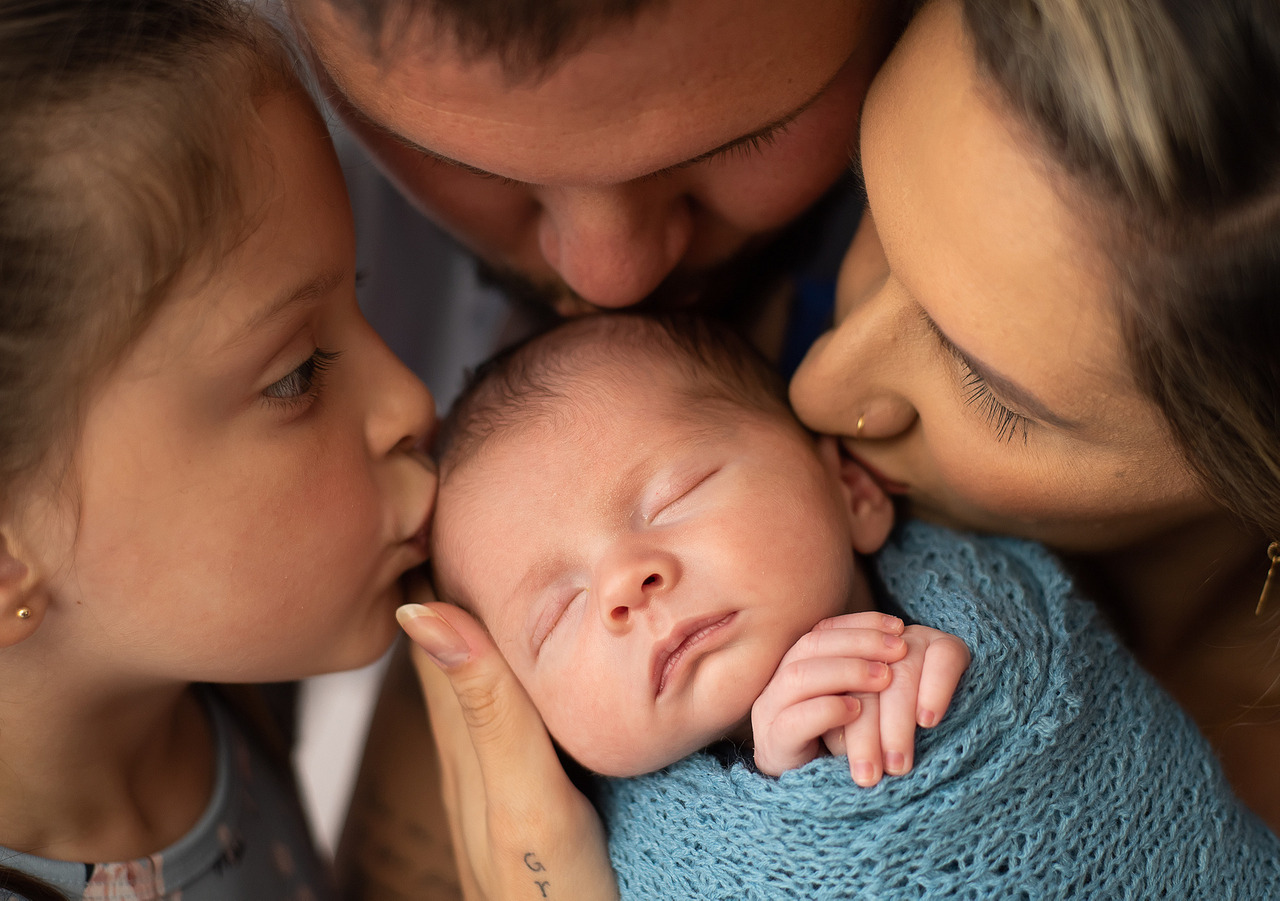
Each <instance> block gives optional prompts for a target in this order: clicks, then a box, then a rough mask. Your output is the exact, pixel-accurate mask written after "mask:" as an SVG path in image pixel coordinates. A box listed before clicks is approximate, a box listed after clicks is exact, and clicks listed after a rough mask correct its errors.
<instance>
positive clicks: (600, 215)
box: [538, 182, 693, 308]
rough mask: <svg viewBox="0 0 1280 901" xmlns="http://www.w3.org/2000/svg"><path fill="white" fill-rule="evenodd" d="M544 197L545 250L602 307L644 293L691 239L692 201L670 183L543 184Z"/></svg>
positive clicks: (565, 276)
mask: <svg viewBox="0 0 1280 901" xmlns="http://www.w3.org/2000/svg"><path fill="white" fill-rule="evenodd" d="M539 199H540V200H541V202H542V206H543V209H542V217H541V220H540V221H539V226H538V240H539V244H540V247H541V250H542V254H543V256H544V257H545V258H546V260H547V262H548V263H550V264H551V266H552V268H554V269H555V270H556V271H557V272H558V273H559V274H560V277H561V279H563V280H564V282H565V283H566V284H567V285H568V286H569V287H570V288H572V289H573V291H574V292H576V293H577V294H578V295H579V296H580V297H582V298H583V299H584V300H587V301H589V302H590V303H592V304H594V305H596V306H599V307H610V308H617V307H625V306H630V305H631V304H633V303H636V302H638V301H640V300H642V299H644V298H645V297H646V296H647V295H648V294H650V293H651V292H652V291H653V290H654V289H655V288H657V287H658V285H659V284H661V283H662V280H663V279H664V278H666V277H667V275H668V274H669V273H670V272H671V271H672V270H673V269H674V268H675V267H676V265H677V264H678V263H679V262H680V260H681V259H682V258H683V257H684V255H685V253H686V251H687V250H688V249H689V244H690V241H691V240H692V237H693V211H692V207H691V203H690V200H689V198H688V197H687V196H686V195H684V194H683V193H682V192H680V191H678V190H676V189H675V188H674V187H671V186H665V185H660V184H652V183H643V182H642V183H631V184H624V185H611V186H607V187H600V188H545V189H543V190H542V191H541V192H540V197H539Z"/></svg>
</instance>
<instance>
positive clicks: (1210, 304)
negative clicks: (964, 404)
mask: <svg viewBox="0 0 1280 901" xmlns="http://www.w3.org/2000/svg"><path fill="white" fill-rule="evenodd" d="M962 2H963V6H964V14H965V22H966V28H967V30H968V32H969V34H970V36H971V37H972V39H973V41H974V45H975V52H976V55H977V58H978V63H979V68H980V70H981V71H982V72H983V73H984V75H985V76H986V78H987V79H988V81H989V83H990V84H991V86H992V87H993V88H994V89H995V91H994V93H995V95H996V96H997V97H998V102H1000V103H1002V104H1003V105H1004V106H1005V107H1006V108H1007V109H1009V110H1011V111H1012V112H1013V113H1014V114H1015V115H1016V116H1018V117H1019V118H1021V119H1022V120H1024V121H1025V122H1027V123H1028V124H1029V125H1030V128H1031V131H1032V132H1033V133H1034V134H1035V136H1036V138H1037V140H1038V142H1039V143H1040V144H1041V145H1042V147H1043V148H1044V149H1045V150H1047V152H1048V155H1049V156H1050V157H1051V158H1052V159H1053V160H1054V161H1055V162H1056V163H1057V164H1058V166H1059V167H1060V169H1061V170H1062V171H1064V172H1065V173H1066V175H1067V179H1066V184H1067V188H1066V190H1069V191H1070V192H1071V196H1070V197H1069V198H1068V201H1069V202H1070V203H1072V204H1074V205H1076V206H1077V207H1078V208H1081V209H1084V210H1085V211H1086V213H1087V214H1088V215H1090V216H1091V220H1090V221H1091V222H1093V223H1094V224H1096V225H1098V226H1100V228H1101V230H1102V231H1101V234H1102V242H1101V243H1102V246H1103V247H1104V248H1105V249H1106V250H1107V252H1108V253H1109V255H1110V259H1111V263H1112V265H1113V267H1114V269H1115V271H1116V273H1117V274H1118V285H1119V290H1118V291H1117V295H1116V302H1117V305H1118V309H1119V312H1120V316H1121V320H1122V323H1123V327H1124V332H1125V335H1126V340H1127V345H1128V347H1127V349H1128V355H1129V359H1130V362H1131V364H1132V367H1133V371H1134V374H1135V376H1136V378H1137V381H1138V383H1139V385H1140V386H1141V387H1142V389H1143V390H1144V391H1145V392H1146V393H1147V394H1148V395H1149V396H1150V397H1151V398H1152V399H1153V400H1154V401H1155V403H1156V404H1157V405H1158V406H1159V408H1160V409H1161V410H1162V412H1163V413H1164V415H1165V418H1166V419H1167V421H1168V423H1169V427H1170V429H1171V431H1172V433H1173V435H1174V437H1175V439H1176V440H1177V441H1178V443H1179V444H1180V446H1181V447H1182V450H1183V452H1184V455H1185V457H1186V459H1187V460H1188V462H1189V464H1190V465H1191V467H1192V468H1193V469H1194V470H1195V471H1196V472H1197V473H1198V474H1199V475H1200V477H1201V479H1202V481H1203V482H1204V483H1205V486H1206V488H1207V490H1208V491H1209V492H1210V493H1211V494H1212V495H1213V496H1215V497H1217V498H1218V499H1219V500H1220V501H1221V502H1223V503H1224V504H1225V505H1226V506H1228V507H1229V508H1231V509H1232V510H1233V511H1235V512H1236V513H1237V514H1238V515H1239V516H1240V517H1242V518H1243V519H1244V520H1246V521H1248V522H1251V523H1253V524H1255V525H1257V526H1259V527H1261V528H1262V529H1263V530H1265V531H1267V532H1268V533H1269V534H1270V535H1273V536H1274V535H1280V3H1277V2H1275V0H1212V2H1207V0H962Z"/></svg>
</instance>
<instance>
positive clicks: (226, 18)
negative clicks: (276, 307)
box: [0, 0, 295, 505]
mask: <svg viewBox="0 0 1280 901" xmlns="http://www.w3.org/2000/svg"><path fill="white" fill-rule="evenodd" d="M292 72H293V64H292V60H291V58H290V57H289V55H288V53H287V51H286V50H285V45H284V43H283V41H282V40H280V38H279V36H278V35H277V34H276V33H275V31H274V30H273V29H272V28H271V27H270V26H269V25H266V24H265V22H264V20H262V19H261V17H259V16H257V15H255V14H254V12H253V10H252V9H251V8H250V6H249V5H248V4H246V3H243V2H239V0H0V135H3V138H2V139H0V140H2V141H3V153H0V505H6V504H9V503H11V502H12V500H13V496H14V494H15V492H16V491H17V483H18V482H19V481H20V480H21V479H22V477H24V476H26V475H29V474H30V473H32V472H34V471H36V470H37V469H38V468H39V467H40V466H41V465H42V464H44V462H45V461H46V460H47V459H48V458H49V457H50V456H51V454H53V453H55V452H56V451H57V450H59V449H60V448H59V445H60V443H62V442H65V441H68V440H69V439H70V438H71V437H73V436H74V434H75V431H76V425H77V423H78V419H79V416H80V413H81V410H82V404H83V402H84V401H85V399H86V394H87V392H88V389H89V386H90V385H91V384H92V382H93V380H94V379H95V377H97V376H99V375H100V374H101V373H102V372H104V371H105V370H106V369H107V368H108V367H109V365H110V364H111V363H112V362H113V361H115V360H116V359H118V358H119V356H120V355H121V353H122V352H123V350H124V348H125V347H126V346H127V345H128V344H129V343H130V342H131V341H132V340H133V339H134V338H135V337H136V336H137V335H138V333H139V332H140V331H141V330H142V329H143V328H144V327H145V325H146V324H147V322H148V321H149V319H150V317H151V315H152V314H153V313H154V311H155V310H156V309H157V308H158V306H159V305H160V303H161V302H162V301H163V300H164V299H165V297H166V296H167V293H168V291H169V290H170V289H171V288H172V286H173V285H174V283H175V281H176V280H177V279H178V278H179V277H180V276H187V275H191V274H192V273H193V272H198V271H203V270H196V269H195V268H194V267H195V266H196V265H197V264H203V265H205V266H206V268H208V267H210V266H211V265H212V263H213V262H214V261H215V260H216V259H217V258H218V256H219V255H220V253H221V252H224V251H226V250H227V249H229V248H230V247H231V246H233V245H234V244H235V242H236V241H238V240H240V239H241V238H242V237H243V234H244V233H245V232H246V230H247V228H248V226H249V225H250V222H251V219H252V217H253V216H255V215H256V214H257V211H256V210H254V209H249V208H247V207H246V205H245V203H244V198H242V197H240V196H239V194H240V179H238V178H237V177H236V176H237V173H238V172H239V170H238V169H237V168H236V167H237V164H238V163H239V161H240V160H241V159H243V157H244V154H245V153H246V152H247V151H248V150H249V149H250V148H251V147H252V143H253V137H254V135H253V129H252V128H251V127H246V123H252V122H253V121H256V120H255V118H254V115H255V110H256V105H255V104H256V101H258V100H260V99H261V98H262V97H264V96H266V95H267V94H269V93H271V92H272V91H276V90H284V89H286V88H288V87H289V86H290V85H292V84H295V82H294V80H293V79H294V76H293V75H292ZM54 459H55V460H56V459H58V458H57V457H55V458H54ZM63 459H66V457H65V453H64V455H63Z"/></svg>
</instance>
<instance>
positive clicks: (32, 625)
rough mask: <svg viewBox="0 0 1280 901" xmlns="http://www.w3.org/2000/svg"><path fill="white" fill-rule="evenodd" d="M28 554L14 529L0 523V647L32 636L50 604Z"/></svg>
mask: <svg viewBox="0 0 1280 901" xmlns="http://www.w3.org/2000/svg"><path fill="white" fill-rule="evenodd" d="M25 557H26V554H25V552H24V551H23V550H22V549H21V542H18V541H15V539H14V534H13V531H12V530H11V529H9V528H8V527H5V526H0V648H7V647H10V646H12V645H15V644H17V643H18V642H20V641H23V640H24V639H26V638H29V637H31V635H32V634H33V633H34V632H35V631H36V629H38V628H39V627H40V622H41V620H43V619H44V614H45V610H46V609H47V607H48V603H47V600H48V598H47V595H46V594H45V591H44V589H43V587H42V586H41V585H40V580H39V579H38V578H37V577H36V575H35V572H34V570H33V569H32V567H31V566H30V565H29V564H28V561H27V560H26V559H25Z"/></svg>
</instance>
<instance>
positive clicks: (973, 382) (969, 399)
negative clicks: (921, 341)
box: [922, 311, 1033, 444]
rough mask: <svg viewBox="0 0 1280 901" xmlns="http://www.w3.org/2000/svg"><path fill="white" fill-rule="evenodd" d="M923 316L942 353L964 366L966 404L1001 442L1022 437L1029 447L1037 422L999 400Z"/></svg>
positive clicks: (924, 316) (936, 327)
mask: <svg viewBox="0 0 1280 901" xmlns="http://www.w3.org/2000/svg"><path fill="white" fill-rule="evenodd" d="M922 315H923V318H924V322H925V324H926V325H927V326H928V327H929V331H931V332H932V333H933V335H934V337H936V338H937V339H938V343H939V344H940V345H942V349H943V350H945V351H946V352H947V353H948V354H949V355H950V356H951V358H952V359H954V360H955V361H956V363H958V364H959V365H960V375H961V386H962V387H963V388H964V392H965V398H964V402H965V403H966V404H967V405H969V406H971V407H975V408H976V409H977V410H978V412H979V413H980V414H981V415H982V418H983V419H985V420H986V421H987V422H989V423H990V424H991V426H992V427H993V428H994V429H995V433H996V439H997V440H998V441H1003V442H1011V441H1012V440H1013V438H1014V436H1015V435H1019V434H1020V435H1021V436H1022V442H1023V444H1025V443H1026V442H1027V434H1028V429H1029V427H1030V425H1031V424H1032V422H1033V420H1032V419H1031V418H1030V417H1028V416H1024V415H1023V414H1021V413H1016V412H1014V411H1013V410H1011V409H1009V407H1008V406H1006V405H1005V404H1004V403H1003V402H1002V401H1001V400H1000V398H998V397H996V395H995V392H993V391H992V390H991V386H990V385H989V384H987V380H986V379H984V378H983V377H982V374H981V373H980V372H978V371H977V370H976V369H975V368H974V367H973V364H972V363H970V362H969V358H968V357H966V356H965V354H964V352H963V351H962V350H960V348H958V347H956V346H955V344H953V343H952V342H951V339H950V338H948V337H947V336H946V335H944V334H943V333H942V330H941V329H940V328H938V326H937V323H935V322H934V321H933V319H932V318H930V317H929V316H928V315H927V314H923V311H922Z"/></svg>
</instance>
